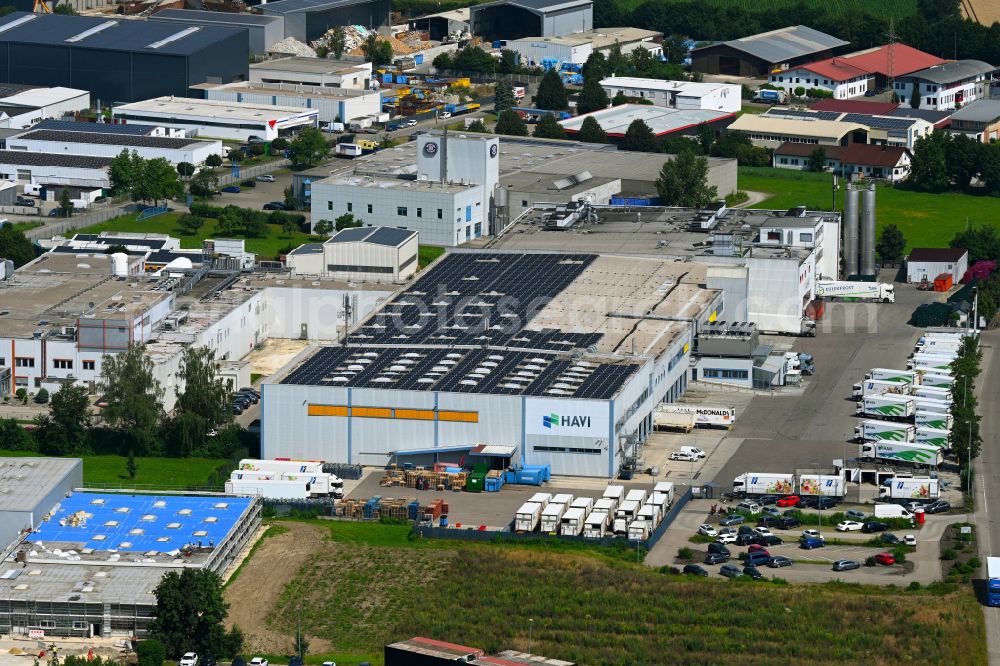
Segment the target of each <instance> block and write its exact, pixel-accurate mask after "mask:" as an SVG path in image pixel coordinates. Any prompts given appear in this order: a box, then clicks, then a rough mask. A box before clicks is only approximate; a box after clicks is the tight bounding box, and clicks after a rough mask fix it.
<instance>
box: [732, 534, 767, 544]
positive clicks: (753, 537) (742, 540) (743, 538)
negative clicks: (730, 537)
mask: <svg viewBox="0 0 1000 666" xmlns="http://www.w3.org/2000/svg"><path fill="white" fill-rule="evenodd" d="M765 539H766V537H762V536H761V535H759V534H741V535H739V536H738V537H736V545H737V546H749V545H751V544H755V543H756V544H760V545H763V544H764V541H765Z"/></svg>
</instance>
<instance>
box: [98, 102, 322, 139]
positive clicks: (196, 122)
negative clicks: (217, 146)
mask: <svg viewBox="0 0 1000 666" xmlns="http://www.w3.org/2000/svg"><path fill="white" fill-rule="evenodd" d="M112 114H113V115H114V117H115V118H119V119H121V120H123V121H126V122H136V123H146V124H149V125H159V126H161V127H168V128H175V129H182V130H185V131H186V132H187V134H188V135H189V136H199V137H211V138H217V139H231V140H234V141H247V140H248V139H249V138H250V137H251V136H258V137H260V138H262V139H264V140H266V141H271V140H273V139H277V138H278V137H279V136H281V135H283V134H287V133H288V132H289V131H290V130H292V129H294V128H296V127H316V126H317V125H318V116H319V114H318V112H316V111H310V110H302V109H301V108H298V107H294V106H274V105H268V104H247V103H237V102H225V101H221V100H207V99H201V100H196V99H188V98H186V97H185V98H181V97H157V98H155V99H149V100H145V101H142V102H133V103H131V104H121V105H119V106H116V107H114V109H112Z"/></svg>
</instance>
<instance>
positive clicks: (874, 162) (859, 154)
mask: <svg viewBox="0 0 1000 666" xmlns="http://www.w3.org/2000/svg"><path fill="white" fill-rule="evenodd" d="M818 147H820V146H816V145H814V144H808V143H783V144H781V145H780V146H778V148H777V150H775V151H774V154H775V155H781V156H785V157H809V156H810V155H812V154H813V151H814V150H816V148H818ZM822 148H823V150H824V152H826V157H827V159H830V160H837V161H838V162H841V163H846V164H860V165H862V166H876V167H894V166H896V165H897V164H899V160H900V159H901V158H902V157H903V153H909V152H910V151H909V150H907V149H906V148H902V147H899V146H876V145H874V144H870V143H852V144H850V145H847V146H822Z"/></svg>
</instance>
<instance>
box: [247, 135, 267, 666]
mask: <svg viewBox="0 0 1000 666" xmlns="http://www.w3.org/2000/svg"><path fill="white" fill-rule="evenodd" d="M247 143H266V141H265V140H264V137H260V136H257V135H256V134H251V135H250V136H248V137H247ZM250 663H251V664H252V663H253V662H250ZM264 666H267V660H266V659H265V660H264Z"/></svg>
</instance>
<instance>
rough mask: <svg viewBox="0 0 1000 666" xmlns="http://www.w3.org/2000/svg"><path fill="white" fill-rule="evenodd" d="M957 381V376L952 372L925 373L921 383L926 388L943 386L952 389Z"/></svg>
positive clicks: (942, 387)
mask: <svg viewBox="0 0 1000 666" xmlns="http://www.w3.org/2000/svg"><path fill="white" fill-rule="evenodd" d="M954 383H955V378H954V377H952V376H951V375H950V374H941V373H932V372H927V373H924V374H923V375H922V376H921V377H920V385H921V386H923V387H926V388H941V389H948V390H951V387H952V386H953V385H954Z"/></svg>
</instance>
